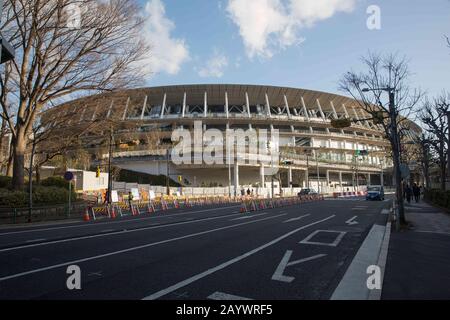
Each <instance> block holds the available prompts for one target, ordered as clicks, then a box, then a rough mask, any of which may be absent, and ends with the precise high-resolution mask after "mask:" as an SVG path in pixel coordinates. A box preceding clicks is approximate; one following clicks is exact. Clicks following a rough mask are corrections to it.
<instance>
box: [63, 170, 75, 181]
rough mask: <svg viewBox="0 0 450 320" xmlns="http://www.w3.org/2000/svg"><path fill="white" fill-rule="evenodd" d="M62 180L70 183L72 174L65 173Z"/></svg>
mask: <svg viewBox="0 0 450 320" xmlns="http://www.w3.org/2000/svg"><path fill="white" fill-rule="evenodd" d="M64 179H66V180H67V181H72V180H73V173H72V172H70V171H67V172H66V173H64Z"/></svg>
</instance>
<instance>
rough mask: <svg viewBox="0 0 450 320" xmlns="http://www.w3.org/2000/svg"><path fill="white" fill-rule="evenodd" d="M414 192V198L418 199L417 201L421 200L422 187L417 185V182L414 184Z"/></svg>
mask: <svg viewBox="0 0 450 320" xmlns="http://www.w3.org/2000/svg"><path fill="white" fill-rule="evenodd" d="M412 192H413V195H414V200H416V203H418V202H419V200H420V188H419V187H418V186H417V184H416V183H414V185H413V189H412Z"/></svg>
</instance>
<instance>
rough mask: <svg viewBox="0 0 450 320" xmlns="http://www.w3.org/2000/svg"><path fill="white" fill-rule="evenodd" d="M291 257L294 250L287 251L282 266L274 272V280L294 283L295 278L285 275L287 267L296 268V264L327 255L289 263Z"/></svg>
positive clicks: (323, 255)
mask: <svg viewBox="0 0 450 320" xmlns="http://www.w3.org/2000/svg"><path fill="white" fill-rule="evenodd" d="M291 255H292V250H287V251H286V253H285V254H284V257H283V259H281V262H280V264H279V265H278V267H277V269H276V270H275V272H274V274H273V276H272V280H276V281H281V282H286V283H291V282H292V281H294V280H295V278H294V277H288V276H285V275H284V274H283V273H284V270H285V269H286V268H287V267H290V266H294V265H296V264H300V263H303V262H307V261H311V260H315V259H319V258H322V257H325V256H326V254H317V255H315V256H312V257H308V258H303V259H300V260H296V261H292V262H289V259H290V258H291Z"/></svg>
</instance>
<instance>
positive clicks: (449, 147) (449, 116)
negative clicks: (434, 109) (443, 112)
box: [447, 111, 450, 181]
mask: <svg viewBox="0 0 450 320" xmlns="http://www.w3.org/2000/svg"><path fill="white" fill-rule="evenodd" d="M447 127H448V143H447V181H450V111H447Z"/></svg>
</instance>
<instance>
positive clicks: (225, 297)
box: [208, 291, 253, 300]
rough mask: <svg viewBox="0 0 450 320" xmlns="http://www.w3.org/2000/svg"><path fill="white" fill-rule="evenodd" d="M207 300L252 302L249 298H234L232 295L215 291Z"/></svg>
mask: <svg viewBox="0 0 450 320" xmlns="http://www.w3.org/2000/svg"><path fill="white" fill-rule="evenodd" d="M208 299H210V300H253V299H250V298H244V297H239V296H235V295H232V294H228V293H223V292H219V291H216V292H214V293H213V294H211V295H209V296H208Z"/></svg>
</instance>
